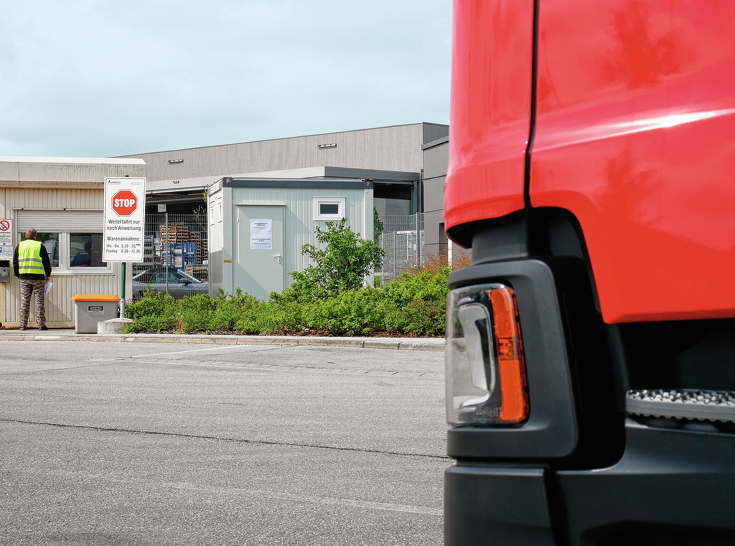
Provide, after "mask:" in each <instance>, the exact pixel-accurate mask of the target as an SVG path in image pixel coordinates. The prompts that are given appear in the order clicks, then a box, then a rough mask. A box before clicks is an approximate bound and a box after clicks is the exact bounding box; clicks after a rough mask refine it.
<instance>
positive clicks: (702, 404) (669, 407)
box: [625, 389, 735, 423]
mask: <svg viewBox="0 0 735 546" xmlns="http://www.w3.org/2000/svg"><path fill="white" fill-rule="evenodd" d="M625 406H626V410H627V411H628V413H632V414H634V415H645V416H650V417H666V418H672V419H698V420H701V421H726V422H731V423H735V392H733V391H708V390H697V389H676V390H670V389H657V390H647V389H641V390H635V391H628V394H627V396H626V404H625Z"/></svg>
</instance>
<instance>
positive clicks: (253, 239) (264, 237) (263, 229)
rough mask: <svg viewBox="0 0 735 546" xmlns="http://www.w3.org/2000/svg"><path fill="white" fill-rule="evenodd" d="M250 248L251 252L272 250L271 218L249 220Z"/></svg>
mask: <svg viewBox="0 0 735 546" xmlns="http://www.w3.org/2000/svg"><path fill="white" fill-rule="evenodd" d="M250 248H251V249H253V250H272V249H273V220H272V219H271V218H251V219H250Z"/></svg>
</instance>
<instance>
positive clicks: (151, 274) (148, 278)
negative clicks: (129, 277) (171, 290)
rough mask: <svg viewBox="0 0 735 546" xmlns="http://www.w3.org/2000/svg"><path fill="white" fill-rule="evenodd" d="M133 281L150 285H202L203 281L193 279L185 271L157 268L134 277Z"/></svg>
mask: <svg viewBox="0 0 735 546" xmlns="http://www.w3.org/2000/svg"><path fill="white" fill-rule="evenodd" d="M133 280H135V281H139V282H149V283H165V282H169V283H179V282H188V283H192V284H201V282H202V281H200V280H198V279H196V278H194V277H192V276H191V275H189V274H188V273H184V272H183V271H180V270H178V269H174V268H173V267H172V268H157V269H149V270H147V271H143V272H142V273H138V274H137V275H135V276H134V277H133Z"/></svg>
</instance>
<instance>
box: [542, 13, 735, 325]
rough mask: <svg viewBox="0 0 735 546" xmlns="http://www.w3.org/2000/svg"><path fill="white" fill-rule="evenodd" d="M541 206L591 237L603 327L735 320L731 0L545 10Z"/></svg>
mask: <svg viewBox="0 0 735 546" xmlns="http://www.w3.org/2000/svg"><path fill="white" fill-rule="evenodd" d="M538 56H539V57H538V106H537V118H536V136H535V142H534V146H533V151H532V154H531V160H532V164H531V184H530V198H531V204H532V206H534V207H561V208H564V209H567V210H569V211H571V212H572V214H574V216H575V217H576V218H577V219H578V220H579V223H580V225H581V227H582V230H583V232H584V237H585V241H586V243H587V249H588V252H589V256H590V260H591V263H592V270H593V273H594V278H595V282H596V285H597V290H598V294H599V299H600V305H601V308H602V314H603V318H604V320H605V321H606V322H608V323H617V322H633V321H652V320H672V319H701V318H722V317H733V316H735V289H733V284H732V279H733V271H735V4H733V3H732V2H721V1H717V0H707V1H702V0H698V1H680V2H671V1H669V0H656V1H646V2H642V1H638V0H632V1H627V2H620V1H619V0H591V1H587V2H573V3H572V2H558V1H555V2H543V1H542V2H541V3H540V13H539V45H538Z"/></svg>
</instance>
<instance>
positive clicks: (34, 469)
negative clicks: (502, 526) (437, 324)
mask: <svg viewBox="0 0 735 546" xmlns="http://www.w3.org/2000/svg"><path fill="white" fill-rule="evenodd" d="M0 340H2V341H3V342H5V343H0V346H2V349H3V350H2V351H0V529H2V533H0V544H2V545H4V544H8V545H11V544H12V545H13V546H18V545H21V546H24V545H29V546H36V545H45V544H65V545H133V546H143V545H154V544H155V545H160V544H165V545H178V544H204V545H209V544H212V545H225V544H228V545H229V544H233V545H234V544H238V545H243V544H244V545H258V546H260V545H285V546H310V545H314V546H343V545H352V544H355V545H360V546H384V545H392V546H413V545H416V546H419V545H420V546H426V545H429V544H431V545H433V544H437V545H438V544H440V543H441V541H442V522H443V517H442V504H443V502H442V481H443V472H444V470H445V469H446V468H447V467H448V466H449V465H450V464H451V461H450V460H449V459H448V458H447V457H446V445H445V444H446V424H445V421H444V404H443V391H444V379H443V367H444V366H443V356H442V354H441V353H440V352H438V349H440V348H441V347H442V346H443V340H441V339H432V340H423V339H406V338H398V339H394V340H390V339H386V340H381V339H376V338H316V339H315V338H276V337H273V336H197V335H189V336H187V335H166V334H164V335H154V334H139V335H134V336H130V335H125V334H122V335H114V336H99V335H95V334H88V335H86V334H85V335H80V334H75V333H74V331H73V330H49V331H47V332H38V331H34V330H27V331H26V332H23V333H21V332H18V331H17V330H16V331H13V330H4V331H0ZM66 341H75V343H66ZM380 341H382V342H383V345H382V347H379V348H370V347H367V346H366V345H365V343H366V342H380ZM41 342H42V343H41ZM177 343H184V344H187V345H176V344H177ZM347 343H349V344H350V345H344V344H347ZM190 344H194V345H190ZM202 344H204V345H202ZM340 344H342V345H340ZM385 349H389V350H385ZM390 349H393V350H390ZM406 349H408V350H406Z"/></svg>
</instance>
